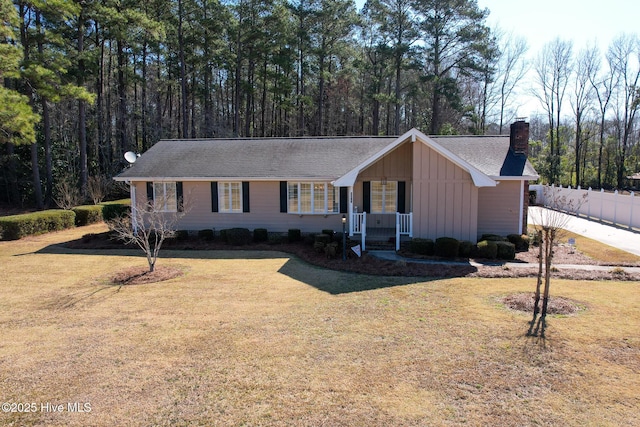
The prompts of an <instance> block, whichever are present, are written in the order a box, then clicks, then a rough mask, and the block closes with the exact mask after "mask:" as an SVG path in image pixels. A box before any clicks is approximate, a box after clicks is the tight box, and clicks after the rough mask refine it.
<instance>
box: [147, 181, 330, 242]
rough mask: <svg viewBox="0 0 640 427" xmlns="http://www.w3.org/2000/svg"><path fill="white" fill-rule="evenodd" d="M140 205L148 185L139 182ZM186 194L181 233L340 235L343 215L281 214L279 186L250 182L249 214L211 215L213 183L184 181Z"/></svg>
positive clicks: (278, 183) (262, 182) (263, 182)
mask: <svg viewBox="0 0 640 427" xmlns="http://www.w3.org/2000/svg"><path fill="white" fill-rule="evenodd" d="M135 186H136V194H137V196H138V197H137V198H138V205H140V204H144V203H145V202H146V182H136V183H135ZM183 193H184V199H185V200H184V201H185V206H187V213H186V215H185V216H184V217H182V218H181V219H180V222H179V223H178V225H177V228H178V229H180V230H194V231H195V230H204V229H215V230H222V229H227V228H234V227H241V228H248V229H249V230H252V231H253V230H254V229H256V228H266V229H267V230H268V231H270V232H287V230H289V229H292V228H298V229H300V230H301V231H302V232H303V233H319V232H320V231H322V230H324V229H328V230H331V229H332V230H334V231H341V230H342V214H338V213H332V214H327V215H311V214H302V215H299V214H289V213H282V212H280V182H279V181H250V182H249V193H250V200H249V205H250V210H249V212H238V213H221V212H213V211H212V203H211V197H212V194H211V182H210V181H185V182H184V183H183Z"/></svg>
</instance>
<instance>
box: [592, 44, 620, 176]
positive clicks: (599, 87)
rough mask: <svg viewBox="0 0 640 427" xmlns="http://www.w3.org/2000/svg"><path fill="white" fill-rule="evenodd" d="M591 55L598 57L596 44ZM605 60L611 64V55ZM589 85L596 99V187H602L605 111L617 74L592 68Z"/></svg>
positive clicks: (608, 104) (607, 107)
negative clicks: (597, 116) (597, 117)
mask: <svg viewBox="0 0 640 427" xmlns="http://www.w3.org/2000/svg"><path fill="white" fill-rule="evenodd" d="M591 56H592V57H593V58H594V60H595V58H598V57H600V51H599V49H598V47H597V46H594V47H593V48H592V50H591ZM607 62H608V63H609V64H611V56H610V55H607ZM590 79H591V85H592V86H593V90H594V93H595V96H596V98H597V100H598V112H599V116H600V117H599V119H598V168H597V169H598V187H602V155H603V151H604V146H605V129H606V120H607V112H608V110H609V106H610V103H611V96H612V94H613V88H614V87H615V86H617V84H618V81H617V76H616V74H615V73H614V72H613V70H612V69H611V67H609V70H608V71H606V72H603V73H600V70H599V67H598V68H597V69H596V70H594V74H593V75H591V76H590Z"/></svg>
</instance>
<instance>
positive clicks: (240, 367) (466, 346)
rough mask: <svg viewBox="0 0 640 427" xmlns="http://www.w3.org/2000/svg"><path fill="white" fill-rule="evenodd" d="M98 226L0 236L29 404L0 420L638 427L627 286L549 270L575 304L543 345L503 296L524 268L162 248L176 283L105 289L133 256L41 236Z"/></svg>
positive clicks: (15, 369) (13, 370)
mask: <svg viewBox="0 0 640 427" xmlns="http://www.w3.org/2000/svg"><path fill="white" fill-rule="evenodd" d="M100 230H101V226H99V225H94V226H88V227H83V228H82V229H71V230H66V231H62V232H57V233H51V234H47V235H41V236H35V237H27V238H24V239H22V240H19V241H15V242H0V294H1V295H2V298H0V334H1V336H2V339H1V341H0V402H9V403H11V402H14V403H16V405H15V407H16V409H17V408H18V407H20V408H22V409H24V408H25V406H24V405H22V406H18V405H17V404H18V403H23V404H25V403H26V404H29V406H28V408H32V406H31V403H34V404H35V408H36V409H37V410H36V411H35V412H28V413H24V412H23V413H18V412H13V413H12V412H8V413H5V412H0V425H20V426H22V425H27V426H30V425H42V426H86V425H92V426H114V425H140V426H148V425H167V426H169V425H171V426H175V425H178V426H179V425H207V426H208V425H221V426H228V425H270V426H271V425H283V426H284V425H287V426H288V425H308V426H316V425H328V426H340V425H344V426H377V425H379V426H391V425H393V426H402V425H460V424H466V425H496V426H502V425H504V426H513V425H521V426H528V425H567V426H582V425H598V426H608V425H609V426H619V425H634V424H635V423H637V409H638V407H640V338H639V337H638V325H639V324H640V283H639V282H631V281H626V282H616V281H606V282H599V281H589V282H582V281H569V280H559V279H558V280H554V281H553V282H552V295H559V296H563V297H566V298H570V299H572V300H575V301H578V302H580V303H581V304H582V305H583V306H584V307H585V309H584V310H582V311H580V312H579V313H578V314H576V315H572V316H551V317H550V318H549V320H548V328H547V331H546V334H547V335H546V336H547V339H546V341H540V339H539V338H530V337H526V336H525V333H526V331H527V328H528V323H527V322H528V321H529V319H530V314H528V313H527V314H523V313H520V312H516V311H511V310H508V309H506V308H505V307H504V306H503V305H502V304H501V303H500V299H501V298H502V297H503V296H505V295H509V294H514V293H519V292H527V291H532V290H533V287H534V286H535V279H532V278H521V279H518V278H507V279H495V278H453V279H428V278H425V277H409V278H407V277H388V276H368V275H361V274H354V273H349V272H339V271H332V270H326V269H322V268H319V267H314V266H311V265H309V264H307V263H305V262H303V261H300V260H299V259H298V258H296V257H292V256H291V255H288V254H285V253H282V252H267V251H248V252H234V251H177V250H175V251H174V250H172V251H166V252H164V253H163V254H162V255H161V256H162V259H161V260H160V261H159V263H158V266H159V267H161V266H167V267H171V268H172V269H178V270H181V271H182V275H181V276H179V277H177V278H173V279H170V280H167V281H163V282H157V283H151V284H138V285H114V284H112V278H113V276H114V275H115V274H116V273H118V272H121V271H125V270H127V269H129V268H132V267H136V266H144V265H145V263H146V261H145V260H144V258H143V257H142V256H141V253H139V252H138V251H135V250H132V251H126V250H102V251H90V250H70V249H66V248H63V247H57V246H51V245H52V244H56V243H60V242H66V241H70V240H73V239H77V238H80V237H81V236H82V235H83V234H85V233H88V232H91V231H96V232H97V231H100ZM48 404H49V405H48ZM85 404H88V406H86V405H85ZM56 405H63V409H64V410H63V411H62V412H58V411H56V412H52V411H51V409H53V408H58V407H57V406H56ZM74 408H83V409H84V410H85V411H84V412H70V411H69V409H74ZM3 409H4V406H3ZM10 409H11V408H10ZM86 409H90V411H87V410H86Z"/></svg>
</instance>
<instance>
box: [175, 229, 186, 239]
mask: <svg viewBox="0 0 640 427" xmlns="http://www.w3.org/2000/svg"><path fill="white" fill-rule="evenodd" d="M173 238H174V239H176V240H180V241H184V240H188V239H189V230H176V232H175V234H174V235H173Z"/></svg>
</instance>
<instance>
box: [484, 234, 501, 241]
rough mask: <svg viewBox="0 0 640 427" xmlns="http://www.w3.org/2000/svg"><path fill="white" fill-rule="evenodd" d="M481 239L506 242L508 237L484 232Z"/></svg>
mask: <svg viewBox="0 0 640 427" xmlns="http://www.w3.org/2000/svg"><path fill="white" fill-rule="evenodd" d="M480 240H481V241H482V240H489V241H491V242H506V241H507V239H506V237H502V236H500V235H498V234H483V235H482V236H480Z"/></svg>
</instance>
